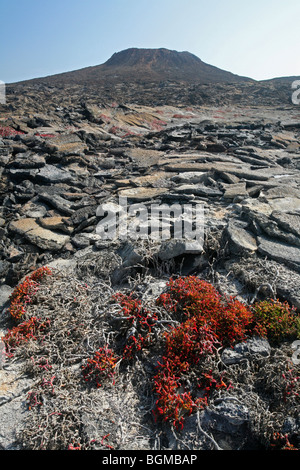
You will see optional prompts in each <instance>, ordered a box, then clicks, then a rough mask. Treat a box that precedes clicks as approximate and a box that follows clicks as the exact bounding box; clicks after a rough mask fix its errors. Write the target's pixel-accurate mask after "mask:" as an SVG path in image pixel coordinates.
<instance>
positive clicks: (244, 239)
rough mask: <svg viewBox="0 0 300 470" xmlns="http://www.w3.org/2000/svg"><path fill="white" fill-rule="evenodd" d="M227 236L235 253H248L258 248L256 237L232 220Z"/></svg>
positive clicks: (226, 231) (232, 251)
mask: <svg viewBox="0 0 300 470" xmlns="http://www.w3.org/2000/svg"><path fill="white" fill-rule="evenodd" d="M225 234H226V235H225V236H226V238H227V240H228V243H229V250H230V252H231V253H233V254H235V255H246V254H250V253H253V252H255V251H256V250H257V243H256V239H255V237H254V236H253V235H251V233H249V232H248V231H247V230H245V228H243V227H240V226H239V225H238V224H236V223H234V222H232V221H230V222H229V224H228V226H227V228H226V230H225Z"/></svg>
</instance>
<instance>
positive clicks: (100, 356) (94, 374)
mask: <svg viewBox="0 0 300 470" xmlns="http://www.w3.org/2000/svg"><path fill="white" fill-rule="evenodd" d="M117 362H118V358H117V357H116V356H115V354H114V352H113V351H112V350H111V349H109V348H108V347H107V346H104V347H101V348H99V349H98V351H96V352H95V354H94V356H93V357H92V358H89V359H88V360H87V363H86V365H84V366H82V374H83V377H84V380H85V381H86V382H91V383H95V384H96V386H97V388H99V387H101V386H102V384H103V382H104V381H106V380H108V379H111V378H112V377H113V376H114V374H115V371H114V369H115V367H116V364H117Z"/></svg>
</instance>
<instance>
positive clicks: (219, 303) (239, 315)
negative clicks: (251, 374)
mask: <svg viewBox="0 0 300 470" xmlns="http://www.w3.org/2000/svg"><path fill="white" fill-rule="evenodd" d="M157 303H158V304H159V305H162V306H164V307H165V308H166V309H167V310H169V311H171V312H173V313H174V314H175V315H176V316H177V317H178V316H179V318H181V319H182V318H184V317H185V316H186V317H187V318H194V319H195V321H196V322H197V325H203V324H205V323H207V324H208V325H209V326H210V328H211V329H212V330H213V331H214V332H215V334H216V336H217V338H218V340H219V341H220V342H221V343H222V344H223V345H225V344H227V345H228V344H232V343H234V342H235V341H243V340H245V339H246V335H247V332H248V329H249V328H250V325H251V324H252V321H253V315H252V312H251V310H250V309H249V308H248V307H247V306H245V305H243V304H242V303H241V302H239V301H238V300H236V299H234V298H231V297H229V298H226V297H222V296H221V295H220V294H219V293H218V292H217V290H216V289H215V288H214V287H213V286H212V285H211V284H210V283H208V282H206V281H204V280H201V279H199V278H197V277H196V276H189V277H186V278H181V277H180V278H178V279H175V280H173V279H171V280H170V281H169V283H168V292H166V293H163V294H161V295H160V297H159V298H158V299H157Z"/></svg>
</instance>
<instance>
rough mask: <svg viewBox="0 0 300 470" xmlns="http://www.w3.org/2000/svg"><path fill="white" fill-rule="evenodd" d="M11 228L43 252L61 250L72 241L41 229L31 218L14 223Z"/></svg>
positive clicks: (64, 236) (65, 236) (66, 236)
mask: <svg viewBox="0 0 300 470" xmlns="http://www.w3.org/2000/svg"><path fill="white" fill-rule="evenodd" d="M9 228H10V230H11V231H13V232H15V233H17V234H19V235H21V236H24V237H25V238H26V239H27V240H28V241H29V242H30V243H32V244H33V245H36V246H38V247H39V248H41V249H43V250H50V251H57V250H60V249H61V248H63V247H64V245H65V244H66V243H67V242H68V241H69V239H70V237H69V236H68V235H61V234H58V233H56V232H53V231H51V230H48V229H45V228H43V227H41V226H40V225H38V224H37V222H36V220H35V219H31V218H28V219H20V220H16V221H13V222H11V223H10V226H9Z"/></svg>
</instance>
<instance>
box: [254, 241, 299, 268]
mask: <svg viewBox="0 0 300 470" xmlns="http://www.w3.org/2000/svg"><path fill="white" fill-rule="evenodd" d="M257 242H258V251H259V252H260V253H261V254H262V255H265V256H267V257H268V258H271V259H274V260H275V261H278V262H280V263H284V264H286V265H287V266H290V267H292V268H294V269H296V270H297V271H300V248H298V247H294V246H290V245H287V244H286V243H280V242H277V241H273V240H272V239H270V238H266V237H257Z"/></svg>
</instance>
